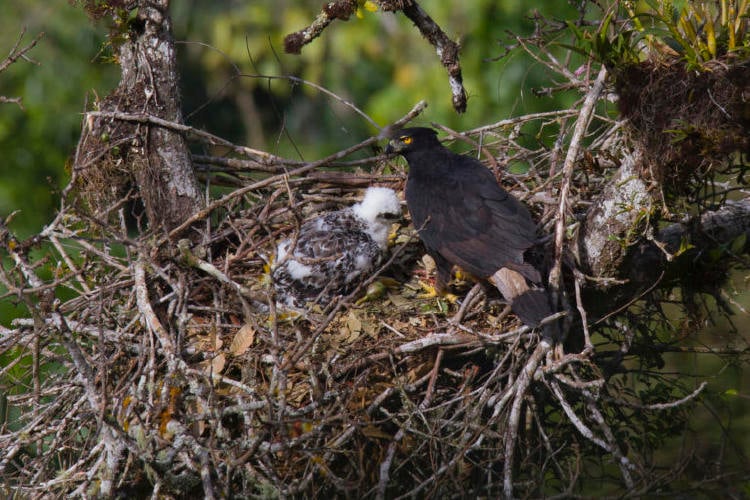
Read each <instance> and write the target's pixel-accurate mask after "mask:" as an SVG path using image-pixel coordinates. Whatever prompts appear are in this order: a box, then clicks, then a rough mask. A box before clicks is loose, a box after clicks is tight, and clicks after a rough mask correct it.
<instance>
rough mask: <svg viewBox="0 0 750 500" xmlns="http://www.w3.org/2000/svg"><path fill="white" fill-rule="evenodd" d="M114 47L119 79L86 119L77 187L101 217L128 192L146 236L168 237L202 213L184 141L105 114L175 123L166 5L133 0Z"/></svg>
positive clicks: (176, 96)
mask: <svg viewBox="0 0 750 500" xmlns="http://www.w3.org/2000/svg"><path fill="white" fill-rule="evenodd" d="M137 8H138V12H137V15H136V18H135V21H133V22H131V23H130V31H129V33H128V39H127V40H126V41H125V42H124V43H123V44H122V45H121V46H120V47H119V62H120V66H121V68H122V79H121V81H120V84H119V85H118V87H117V88H116V89H115V90H114V91H113V92H112V94H110V95H109V96H108V97H106V98H105V99H104V100H103V101H102V102H101V103H100V104H99V106H100V111H101V112H102V114H101V115H100V116H98V117H97V118H95V119H93V120H89V121H88V123H87V128H86V129H85V130H84V133H83V135H82V137H81V143H80V145H79V152H78V154H77V158H76V169H77V173H78V174H79V176H80V179H79V185H81V186H82V187H83V193H84V195H85V197H86V199H87V200H88V201H89V203H90V204H91V205H93V208H95V209H98V210H100V211H108V210H109V207H110V206H112V204H113V203H115V202H117V201H118V200H119V199H120V198H122V196H124V195H125V194H126V193H127V192H128V190H129V188H131V187H132V186H134V187H135V189H136V190H137V192H138V194H139V197H140V199H141V201H142V202H143V205H144V207H145V211H146V216H147V218H148V222H149V226H150V228H151V230H153V231H168V230H170V229H172V228H174V227H176V226H178V225H179V224H180V223H181V222H183V221H184V220H185V219H186V218H187V217H188V216H189V215H190V214H192V213H194V212H195V211H197V210H199V209H200V208H202V207H203V205H204V203H203V199H202V197H201V191H200V188H199V185H198V182H197V180H196V178H195V175H194V172H193V165H192V160H191V158H190V152H189V150H188V146H187V143H186V141H185V138H184V137H182V136H181V135H180V134H179V133H177V132H175V131H174V130H169V129H167V128H163V127H158V126H154V125H152V124H148V123H134V122H122V121H119V120H118V119H117V118H115V117H114V116H107V113H129V114H146V115H152V116H156V117H158V118H161V119H164V120H167V121H171V122H175V123H182V121H183V120H182V111H181V99H180V91H179V74H178V71H177V62H176V57H175V46H174V39H173V38H172V33H171V30H172V27H171V20H170V17H169V0H139V2H138V5H137Z"/></svg>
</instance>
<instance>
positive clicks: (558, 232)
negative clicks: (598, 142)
mask: <svg viewBox="0 0 750 500" xmlns="http://www.w3.org/2000/svg"><path fill="white" fill-rule="evenodd" d="M606 77H607V69H606V68H605V67H604V66H603V65H602V67H601V69H600V70H599V75H597V77H596V80H595V81H594V84H593V85H592V86H591V90H589V92H588V94H586V99H585V100H584V102H583V105H582V106H581V111H580V112H579V113H578V119H577V121H576V126H575V129H574V130H573V135H572V137H571V138H570V146H569V147H568V153H567V155H566V156H565V162H564V163H563V183H562V187H561V189H560V204H559V207H558V210H557V215H556V220H555V263H554V266H553V267H552V270H551V271H550V273H549V284H550V288H551V290H552V293H553V295H554V297H553V299H554V300H553V303H557V294H559V293H560V290H561V286H562V283H561V279H562V258H563V245H564V241H565V226H566V219H567V214H568V196H569V195H570V185H571V182H572V179H573V172H574V170H575V164H576V160H577V158H578V151H579V150H580V147H581V140H583V137H584V135H585V134H586V129H587V128H588V126H589V122H590V121H591V117H592V116H593V114H594V108H595V106H596V103H597V101H598V100H599V96H600V95H601V93H602V91H603V90H604V82H605V80H606Z"/></svg>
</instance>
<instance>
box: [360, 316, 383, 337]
mask: <svg viewBox="0 0 750 500" xmlns="http://www.w3.org/2000/svg"><path fill="white" fill-rule="evenodd" d="M362 331H364V333H365V335H367V336H368V337H372V338H374V339H376V338H378V332H379V331H380V323H379V322H378V321H377V320H376V319H375V318H374V317H372V316H367V317H366V318H365V320H364V321H363V322H362Z"/></svg>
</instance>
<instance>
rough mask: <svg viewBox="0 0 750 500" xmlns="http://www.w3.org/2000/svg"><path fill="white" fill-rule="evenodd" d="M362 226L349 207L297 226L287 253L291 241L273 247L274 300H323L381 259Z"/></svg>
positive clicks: (349, 286) (295, 304) (342, 290)
mask: <svg viewBox="0 0 750 500" xmlns="http://www.w3.org/2000/svg"><path fill="white" fill-rule="evenodd" d="M365 229H366V228H365V225H364V223H363V221H361V220H360V219H358V218H357V217H355V216H354V214H353V213H352V211H351V210H350V209H345V210H341V211H338V212H332V213H329V214H326V215H323V216H321V217H318V218H317V219H313V220H310V221H308V222H306V223H305V224H303V225H302V227H301V228H300V232H299V236H298V238H297V243H296V246H295V247H294V251H293V252H292V254H291V255H288V256H287V255H286V254H287V253H288V252H289V250H290V247H291V245H292V241H291V240H287V241H285V242H283V243H282V244H281V245H279V250H280V251H279V252H278V253H279V261H280V265H279V266H278V267H277V268H276V269H275V270H274V272H273V281H274V286H275V288H276V294H277V300H279V302H281V303H283V304H286V305H289V306H293V307H303V306H304V305H305V302H308V301H317V302H320V303H324V302H327V301H330V300H331V299H332V298H333V297H334V296H336V295H342V294H345V293H348V292H350V291H351V289H352V288H353V286H354V285H356V284H357V282H358V278H359V277H361V276H362V274H363V273H366V272H368V271H370V270H371V269H372V268H374V267H375V265H377V263H378V262H379V260H380V257H381V250H380V248H379V247H378V245H377V243H375V241H373V239H372V238H371V237H370V236H369V235H368V234H367V232H366V230H365Z"/></svg>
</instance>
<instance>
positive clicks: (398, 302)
mask: <svg viewBox="0 0 750 500" xmlns="http://www.w3.org/2000/svg"><path fill="white" fill-rule="evenodd" d="M388 300H390V301H391V304H393V305H394V306H396V307H397V308H398V309H407V308H410V307H411V304H412V302H411V300H409V299H407V298H406V297H404V296H403V295H402V294H400V293H389V294H388Z"/></svg>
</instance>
